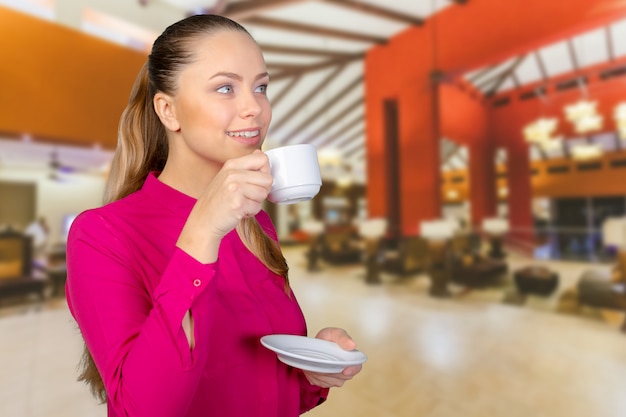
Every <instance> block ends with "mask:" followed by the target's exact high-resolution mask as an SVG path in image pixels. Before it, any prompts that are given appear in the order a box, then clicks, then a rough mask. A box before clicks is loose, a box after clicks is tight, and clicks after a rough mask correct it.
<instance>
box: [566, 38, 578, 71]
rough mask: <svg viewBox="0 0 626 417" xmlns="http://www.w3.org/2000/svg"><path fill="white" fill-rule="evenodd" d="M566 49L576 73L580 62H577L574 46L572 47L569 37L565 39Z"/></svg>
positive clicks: (572, 43)
mask: <svg viewBox="0 0 626 417" xmlns="http://www.w3.org/2000/svg"><path fill="white" fill-rule="evenodd" d="M567 50H568V52H569V57H570V59H571V60H572V66H573V67H574V72H575V73H577V72H578V71H579V70H580V64H579V62H578V56H577V55H576V48H574V42H573V41H572V40H571V39H568V40H567Z"/></svg>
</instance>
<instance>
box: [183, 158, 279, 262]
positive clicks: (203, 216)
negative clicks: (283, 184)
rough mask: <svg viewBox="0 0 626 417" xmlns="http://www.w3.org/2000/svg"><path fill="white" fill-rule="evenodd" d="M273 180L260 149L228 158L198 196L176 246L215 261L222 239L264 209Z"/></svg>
mask: <svg viewBox="0 0 626 417" xmlns="http://www.w3.org/2000/svg"><path fill="white" fill-rule="evenodd" d="M272 181H273V178H272V174H271V172H270V166H269V160H268V158H267V156H266V155H265V154H264V153H263V152H261V151H260V150H255V151H254V152H253V153H251V154H249V155H245V156H242V157H239V158H236V159H231V160H229V161H226V162H225V163H224V166H223V167H222V169H220V171H219V172H218V173H217V175H216V176H215V178H213V180H212V181H211V183H210V184H209V186H208V187H207V188H206V190H205V191H204V193H203V194H202V195H201V196H200V197H199V198H198V201H197V202H196V204H195V206H194V208H193V209H192V211H191V213H190V214H189V217H188V219H187V222H186V223H185V226H184V227H183V230H182V232H181V234H180V236H179V238H178V242H177V244H176V245H177V246H178V247H179V248H181V249H183V250H184V251H185V252H187V253H188V254H189V255H190V256H192V257H194V258H195V259H197V260H198V261H200V262H203V263H210V262H215V261H216V260H217V252H218V249H219V244H220V242H221V240H222V238H223V237H224V236H225V235H226V234H227V233H228V232H230V231H231V230H233V229H234V228H235V227H237V224H239V222H240V221H241V220H242V219H244V218H246V217H252V216H254V215H256V214H257V213H258V212H259V211H260V210H261V206H262V204H263V201H264V200H265V199H266V198H267V195H268V194H269V192H270V190H271V188H272Z"/></svg>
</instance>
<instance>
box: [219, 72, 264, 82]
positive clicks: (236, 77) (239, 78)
mask: <svg viewBox="0 0 626 417" xmlns="http://www.w3.org/2000/svg"><path fill="white" fill-rule="evenodd" d="M216 77H226V78H232V79H234V80H237V81H242V80H243V77H242V76H241V75H239V74H236V73H234V72H223V71H220V72H216V73H215V74H213V76H211V78H209V79H213V78H216ZM265 77H269V73H267V72H262V73H261V74H259V75H257V76H256V77H255V78H254V79H255V80H259V79H261V78H265Z"/></svg>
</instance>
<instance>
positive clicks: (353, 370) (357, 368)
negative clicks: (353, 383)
mask: <svg viewBox="0 0 626 417" xmlns="http://www.w3.org/2000/svg"><path fill="white" fill-rule="evenodd" d="M362 368H363V367H362V366H361V365H353V366H348V367H347V368H344V370H343V371H341V374H342V375H343V376H346V377H348V378H353V377H354V376H355V375H356V374H358V373H359V372H361V369H362Z"/></svg>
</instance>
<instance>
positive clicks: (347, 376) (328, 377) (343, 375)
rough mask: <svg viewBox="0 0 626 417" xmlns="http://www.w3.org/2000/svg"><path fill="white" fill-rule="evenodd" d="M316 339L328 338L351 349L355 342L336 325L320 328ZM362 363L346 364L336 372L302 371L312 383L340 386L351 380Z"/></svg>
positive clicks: (329, 386)
mask: <svg viewBox="0 0 626 417" xmlns="http://www.w3.org/2000/svg"><path fill="white" fill-rule="evenodd" d="M315 337H316V338H317V339H323V340H330V341H331V342H335V343H337V344H338V345H339V346H340V347H341V348H342V349H345V350H353V349H355V348H356V343H355V342H354V340H352V338H351V337H350V336H349V335H348V333H346V331H345V330H343V329H339V328H336V327H327V328H325V329H322V330H320V331H319V332H318V333H317V335H316V336H315ZM361 368H362V365H353V366H348V367H346V368H344V369H343V371H341V372H339V373H336V374H324V373H320V372H313V371H303V372H304V375H305V376H306V379H307V380H308V381H309V382H310V383H311V384H313V385H316V386H318V387H322V388H332V387H341V386H342V385H343V384H344V383H345V382H346V381H349V380H351V379H352V378H353V377H354V376H355V375H356V374H358V373H359V372H361Z"/></svg>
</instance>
